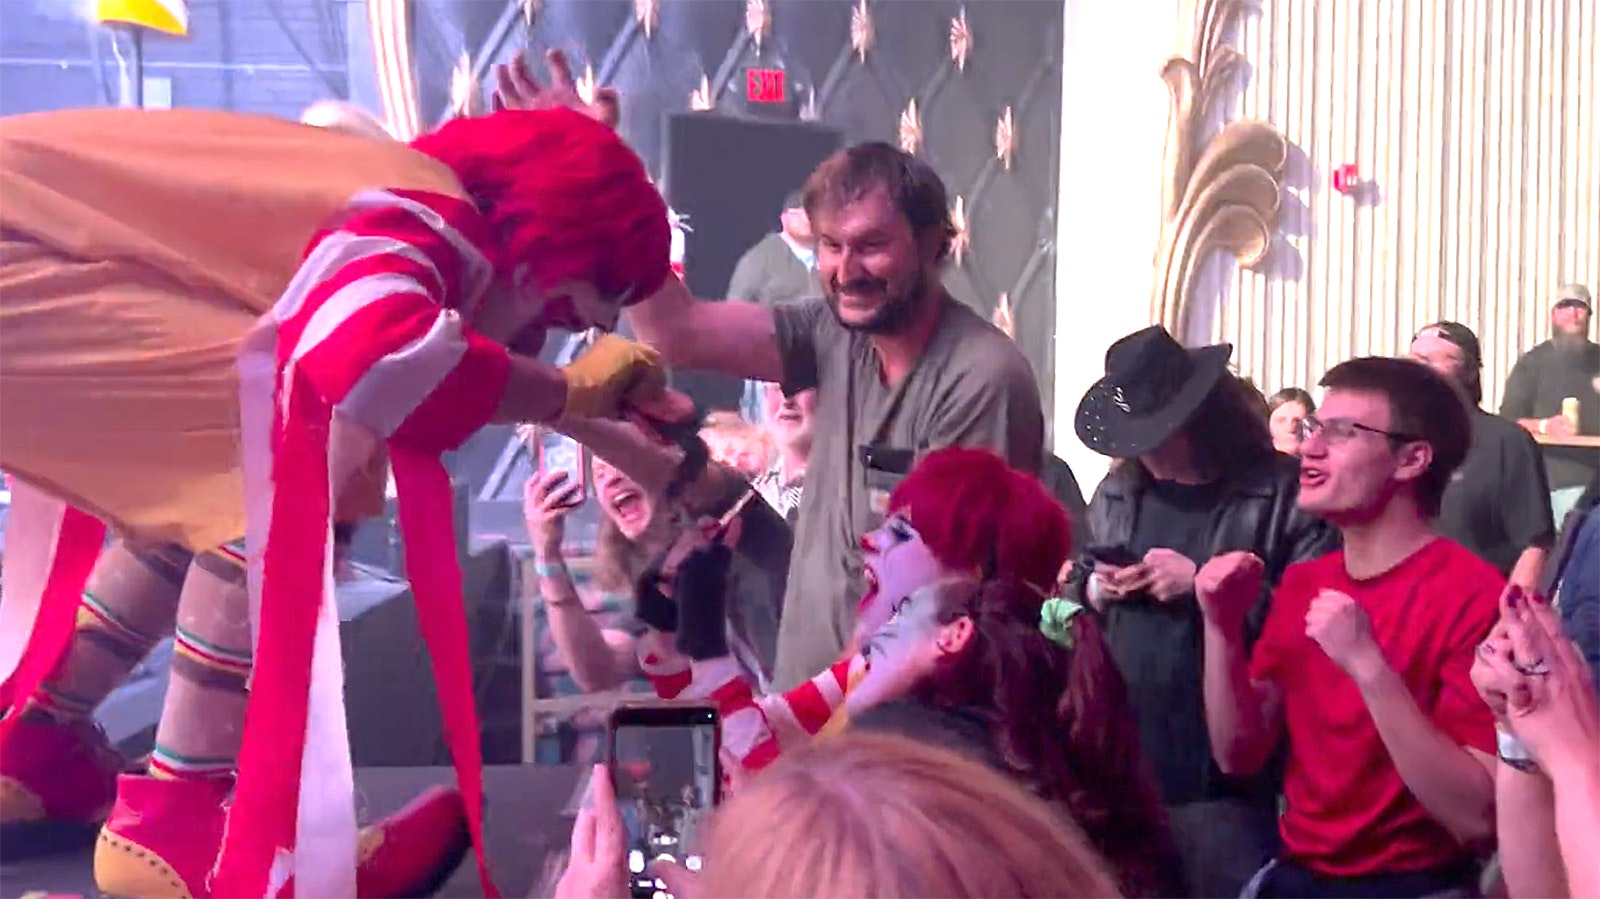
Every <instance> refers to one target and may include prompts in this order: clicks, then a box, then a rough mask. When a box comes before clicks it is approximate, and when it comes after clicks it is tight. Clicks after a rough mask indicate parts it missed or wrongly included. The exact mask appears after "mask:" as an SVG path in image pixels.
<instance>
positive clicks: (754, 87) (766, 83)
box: [744, 69, 786, 103]
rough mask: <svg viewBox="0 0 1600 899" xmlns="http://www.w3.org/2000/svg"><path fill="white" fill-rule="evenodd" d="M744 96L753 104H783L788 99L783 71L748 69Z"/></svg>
mask: <svg viewBox="0 0 1600 899" xmlns="http://www.w3.org/2000/svg"><path fill="white" fill-rule="evenodd" d="M744 95H745V97H746V98H747V99H748V100H749V101H750V102H751V103H782V102H783V101H784V100H785V99H786V97H785V94H784V78H783V70H782V69H747V70H746V71H745V73H744Z"/></svg>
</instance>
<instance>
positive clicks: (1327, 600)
mask: <svg viewBox="0 0 1600 899" xmlns="http://www.w3.org/2000/svg"><path fill="white" fill-rule="evenodd" d="M1306 636H1307V637H1310V638H1311V639H1313V640H1315V641H1316V642H1317V645H1318V646H1320V647H1322V651H1323V652H1324V653H1326V654H1327V656H1328V658H1330V659H1332V660H1333V661H1334V663H1335V664H1337V665H1338V666H1339V667H1340V668H1343V669H1344V672H1345V673H1346V674H1348V675H1350V676H1351V677H1352V678H1355V679H1356V680H1358V681H1359V680H1363V679H1364V678H1366V677H1368V676H1370V675H1371V674H1372V673H1374V672H1375V671H1377V670H1378V669H1379V668H1381V667H1382V666H1383V664H1384V661H1383V653H1382V651H1380V650H1379V649H1378V643H1377V641H1376V640H1374V639H1373V638H1372V624H1371V622H1369V621H1368V620H1367V613H1366V610H1365V609H1362V608H1361V606H1360V605H1359V604H1358V603H1357V602H1356V601H1355V600H1353V599H1351V598H1350V597H1349V596H1347V595H1345V594H1343V593H1340V592H1339V591H1337V590H1323V591H1322V592H1321V593H1318V594H1317V596H1316V598H1315V599H1313V600H1311V608H1310V609H1308V610H1306Z"/></svg>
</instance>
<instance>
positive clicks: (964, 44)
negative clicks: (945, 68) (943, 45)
mask: <svg viewBox="0 0 1600 899" xmlns="http://www.w3.org/2000/svg"><path fill="white" fill-rule="evenodd" d="M971 52H972V26H970V25H968V24H967V8H966V7H965V6H963V7H961V12H959V13H957V14H956V17H955V18H953V19H951V20H950V61H951V62H953V63H955V64H956V71H958V72H965V71H966V70H967V55H968V54H970V53H971Z"/></svg>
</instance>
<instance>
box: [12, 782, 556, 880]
mask: <svg viewBox="0 0 1600 899" xmlns="http://www.w3.org/2000/svg"><path fill="white" fill-rule="evenodd" d="M454 778H455V775H454V773H453V772H452V771H451V770H450V769H449V768H360V769H357V770H356V793H357V794H358V801H359V806H358V808H359V811H360V813H361V820H362V821H363V823H365V822H367V821H370V820H372V819H373V818H376V817H381V816H383V815H386V814H389V813H391V812H394V811H397V810H398V809H399V808H400V807H401V806H403V805H405V804H406V803H407V802H409V801H411V798H412V797H413V796H415V795H416V794H417V793H419V792H421V791H422V790H423V789H425V788H426V787H428V786H430V785H432V784H437V783H452V782H454ZM578 779H579V769H578V768H577V767H576V766H547V767H535V766H531V765H496V766H491V767H489V768H486V769H484V792H485V794H486V795H487V796H488V797H489V801H488V808H487V811H486V812H485V819H486V820H485V821H484V841H485V843H486V845H487V847H488V855H489V865H490V870H491V871H492V872H493V874H494V880H495V884H496V885H497V886H498V887H500V893H501V895H504V896H528V895H532V894H533V893H532V891H533V889H534V888H535V887H536V886H538V885H539V884H540V883H542V882H543V878H544V876H545V870H546V866H547V865H548V864H550V863H551V861H552V859H554V858H558V857H559V854H560V853H564V852H566V848H567V841H568V839H569V838H570V837H571V835H572V821H571V819H570V818H568V817H567V816H566V814H565V811H564V810H565V808H566V807H567V803H568V801H569V800H570V799H571V798H572V794H573V792H574V790H576V788H577V785H578ZM93 858H94V846H93V845H92V844H90V845H84V846H78V847H66V848H65V849H64V851H63V852H62V853H61V854H59V855H52V856H49V857H46V858H33V859H28V860H26V861H18V862H10V863H7V864H5V865H3V866H0V896H3V897H5V899H17V897H20V896H22V895H24V894H26V893H32V892H36V891H38V892H43V893H45V894H47V895H68V896H84V897H99V896H100V895H101V894H100V893H98V892H96V891H95V889H94V862H93ZM434 895H436V896H446V897H457V896H459V897H466V896H482V895H483V890H482V888H480V887H479V886H478V871H477V866H476V865H475V864H473V861H472V856H471V855H470V854H469V855H468V856H467V857H466V859H465V860H463V861H462V863H461V866H460V867H459V868H457V869H456V871H455V874H454V875H453V876H452V877H451V878H450V880H449V881H447V882H446V883H445V885H444V886H443V887H442V888H441V889H440V890H439V892H438V893H436V894H434ZM540 895H543V894H540Z"/></svg>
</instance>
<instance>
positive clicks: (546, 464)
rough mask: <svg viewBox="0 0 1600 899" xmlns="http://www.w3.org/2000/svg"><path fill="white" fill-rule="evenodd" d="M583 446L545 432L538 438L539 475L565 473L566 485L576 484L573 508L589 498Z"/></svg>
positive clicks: (564, 436) (551, 432) (560, 435)
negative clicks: (556, 472) (553, 472)
mask: <svg viewBox="0 0 1600 899" xmlns="http://www.w3.org/2000/svg"><path fill="white" fill-rule="evenodd" d="M585 455H586V451H585V450H584V448H583V444H581V443H579V442H578V441H576V440H573V439H572V438H571V437H568V436H567V435H565V434H559V433H556V432H555V431H547V432H546V433H544V434H542V435H541V436H540V437H539V473H540V474H548V473H549V472H552V471H560V472H565V473H566V475H567V480H566V483H567V484H577V485H578V488H577V492H576V495H575V496H574V497H573V500H572V503H571V505H572V506H573V507H577V506H581V505H583V503H584V501H585V500H587V499H588V498H589V478H588V472H589V466H588V465H586V464H585Z"/></svg>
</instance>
